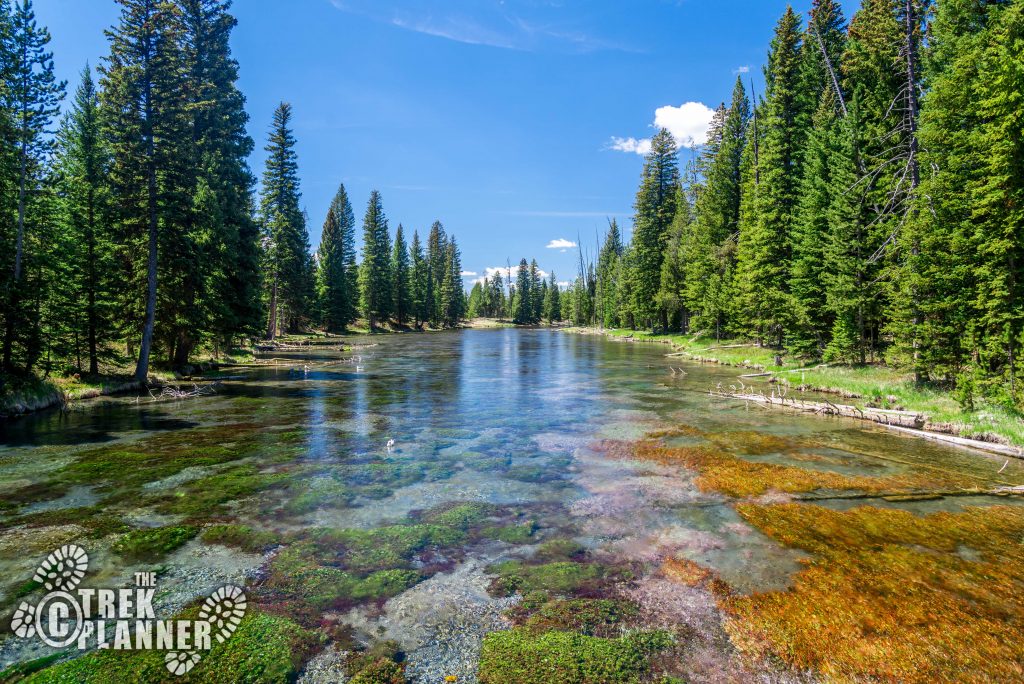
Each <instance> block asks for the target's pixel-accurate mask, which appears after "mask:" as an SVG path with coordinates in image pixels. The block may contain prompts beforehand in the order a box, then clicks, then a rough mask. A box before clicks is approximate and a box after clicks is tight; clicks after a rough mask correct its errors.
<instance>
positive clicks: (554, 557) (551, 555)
mask: <svg viewBox="0 0 1024 684" xmlns="http://www.w3.org/2000/svg"><path fill="white" fill-rule="evenodd" d="M586 552H587V550H586V549H585V548H584V547H583V545H582V544H580V543H579V542H577V541H575V540H573V539H551V540H549V541H546V542H544V543H543V544H541V545H540V546H538V547H537V554H536V556H535V558H537V560H543V561H559V560H561V561H570V560H580V559H582V558H583V556H584V555H585V554H586Z"/></svg>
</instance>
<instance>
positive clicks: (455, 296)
mask: <svg viewBox="0 0 1024 684" xmlns="http://www.w3.org/2000/svg"><path fill="white" fill-rule="evenodd" d="M464 300H465V293H464V292H463V290H462V257H461V255H460V253H459V246H458V244H457V243H456V242H455V236H454V235H453V236H451V238H450V239H448V240H446V241H445V258H444V275H443V277H442V280H441V288H440V301H441V313H440V320H441V323H442V324H443V325H444V326H445V327H449V328H453V327H455V326H457V325H458V324H459V321H461V320H462V318H463V317H464V316H465V311H466V305H465V301H464Z"/></svg>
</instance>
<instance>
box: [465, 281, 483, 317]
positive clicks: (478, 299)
mask: <svg viewBox="0 0 1024 684" xmlns="http://www.w3.org/2000/svg"><path fill="white" fill-rule="evenodd" d="M484 286H485V284H484V283H482V282H476V283H473V288H472V289H471V290H470V291H469V302H468V304H467V306H466V310H467V312H468V313H467V316H468V317H469V318H471V319H472V318H479V317H481V316H483V315H484V310H485V308H486V303H485V302H484Z"/></svg>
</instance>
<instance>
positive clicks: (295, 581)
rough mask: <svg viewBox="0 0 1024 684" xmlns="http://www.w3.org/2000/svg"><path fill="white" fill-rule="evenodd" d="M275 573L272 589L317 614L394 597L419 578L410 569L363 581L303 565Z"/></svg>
mask: <svg viewBox="0 0 1024 684" xmlns="http://www.w3.org/2000/svg"><path fill="white" fill-rule="evenodd" d="M277 570H279V568H275V577H274V579H273V583H272V585H271V586H272V588H273V589H274V590H276V591H277V592H278V593H279V594H280V595H281V596H282V597H283V598H286V599H288V600H291V601H297V602H299V603H302V604H305V605H308V606H310V607H311V608H313V609H315V610H317V611H324V610H327V609H330V608H344V607H346V606H349V605H352V604H355V603H360V602H363V601H371V600H376V599H383V598H390V597H392V596H397V595H398V594H401V593H402V592H403V591H405V590H406V589H408V588H409V587H412V586H414V585H416V584H417V583H418V582H419V581H420V580H421V579H423V578H422V576H421V575H420V574H419V573H418V572H416V571H414V570H380V571H378V572H374V573H371V574H370V575H368V576H366V577H363V578H360V577H356V576H354V575H352V574H350V573H347V572H345V571H343V570H339V569H338V568H333V567H328V566H307V567H305V568H303V569H301V570H299V571H298V572H296V573H294V574H291V575H280V574H276V571H277Z"/></svg>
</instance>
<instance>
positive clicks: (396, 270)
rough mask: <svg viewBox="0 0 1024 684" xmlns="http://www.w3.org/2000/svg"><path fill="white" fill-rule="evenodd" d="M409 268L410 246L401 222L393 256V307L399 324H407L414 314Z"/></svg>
mask: <svg viewBox="0 0 1024 684" xmlns="http://www.w3.org/2000/svg"><path fill="white" fill-rule="evenodd" d="M409 268H410V266H409V247H408V245H406V243H405V229H404V228H402V224H401V223H399V224H398V230H397V231H396V232H395V246H394V250H393V254H392V256H391V307H392V313H393V315H394V317H395V322H396V323H398V325H405V324H406V322H407V321H408V320H409V316H410V315H411V314H412V298H411V295H410V283H409V278H410V271H409Z"/></svg>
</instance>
